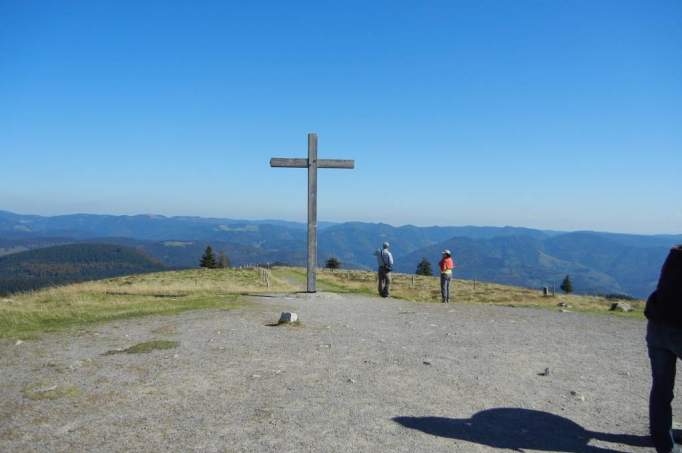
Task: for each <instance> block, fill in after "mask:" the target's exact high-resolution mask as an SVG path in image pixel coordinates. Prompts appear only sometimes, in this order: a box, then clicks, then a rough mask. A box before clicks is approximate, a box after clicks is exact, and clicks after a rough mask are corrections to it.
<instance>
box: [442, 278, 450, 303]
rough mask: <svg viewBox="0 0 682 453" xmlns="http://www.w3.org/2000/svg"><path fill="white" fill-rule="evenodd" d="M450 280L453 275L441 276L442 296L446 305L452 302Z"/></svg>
mask: <svg viewBox="0 0 682 453" xmlns="http://www.w3.org/2000/svg"><path fill="white" fill-rule="evenodd" d="M450 280H452V274H440V295H441V297H442V299H443V302H444V303H449V302H450Z"/></svg>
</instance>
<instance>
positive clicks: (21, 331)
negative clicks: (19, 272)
mask: <svg viewBox="0 0 682 453" xmlns="http://www.w3.org/2000/svg"><path fill="white" fill-rule="evenodd" d="M291 290H293V287H292V286H291V285H288V284H286V283H285V282H282V281H280V280H278V279H276V278H270V286H269V287H268V285H267V283H266V282H265V281H264V280H263V279H262V277H261V273H260V272H259V270H257V269H211V270H208V269H194V270H186V271H171V272H160V273H155V274H141V275H133V276H128V277H121V278H114V279H109V280H99V281H93V282H85V283H79V284H74V285H68V286H61V287H55V288H48V289H44V290H40V291H34V292H27V293H23V294H18V295H15V296H12V297H10V298H6V299H0V337H10V338H31V337H33V336H35V335H36V334H37V333H40V332H46V331H53V330H59V329H63V328H67V327H70V326H76V325H81V324H87V323H92V322H99V321H108V320H113V319H123V318H130V317H135V316H143V315H150V314H174V313H178V312H181V311H185V310H192V309H199V308H224V309H229V308H233V307H235V306H237V305H240V304H242V303H244V302H243V301H238V300H237V299H238V297H239V296H238V295H239V294H243V293H254V292H261V291H281V292H286V291H291Z"/></svg>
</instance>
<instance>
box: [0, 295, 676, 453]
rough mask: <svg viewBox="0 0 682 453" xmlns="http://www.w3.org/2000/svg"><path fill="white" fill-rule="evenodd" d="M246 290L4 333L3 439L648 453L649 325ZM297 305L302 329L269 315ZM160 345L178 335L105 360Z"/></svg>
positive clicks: (21, 443)
mask: <svg viewBox="0 0 682 453" xmlns="http://www.w3.org/2000/svg"><path fill="white" fill-rule="evenodd" d="M253 302H254V303H253V304H251V305H248V306H247V307H246V308H241V309H237V310H234V311H197V312H189V313H185V314H182V315H178V316H173V317H149V318H141V319H135V320H128V321H120V322H112V323H108V324H102V325H97V326H94V327H90V328H88V329H85V330H82V331H80V332H79V333H77V334H76V333H68V334H67V333H62V334H54V335H45V336H43V338H41V339H40V340H37V341H28V342H25V343H23V344H20V345H15V343H14V342H8V341H4V342H2V343H0V382H2V386H1V387H0V450H1V451H12V452H13V451H17V452H18V451H22V452H24V451H64V452H66V451H120V452H123V451H249V452H282V451H292V452H293V451H316V452H333V451H366V452H380V451H396V452H418V451H434V452H446V451H447V452H453V451H455V452H478V451H502V450H504V449H517V450H521V449H522V450H523V451H563V452H605V451H617V452H640V451H642V452H643V451H651V450H650V449H648V448H644V447H643V445H646V443H647V439H646V437H645V434H646V424H647V417H646V415H647V393H648V385H649V377H648V375H649V371H648V363H647V358H646V353H645V347H644V341H643V335H644V328H645V323H644V322H642V321H636V320H629V319H620V318H614V317H606V316H591V315H580V314H574V313H559V312H554V311H547V310H532V309H520V308H507V307H494V306H484V305H456V304H453V305H450V306H445V305H441V304H416V303H411V302H402V301H396V300H390V299H389V300H381V299H377V298H367V297H360V296H340V295H335V294H317V295H314V296H310V295H307V294H299V295H295V296H281V297H261V298H253ZM287 309H290V310H294V311H296V312H298V313H299V314H300V316H301V318H302V321H303V324H302V326H300V327H268V326H266V324H268V323H271V322H273V321H276V319H277V318H278V315H279V313H280V312H281V311H283V310H287ZM152 339H164V340H175V341H178V342H179V346H178V347H177V348H176V349H168V350H160V351H154V352H151V353H146V354H113V355H103V353H105V352H106V351H109V350H114V349H120V348H125V347H129V346H131V345H134V344H136V343H139V342H144V341H148V340H152ZM546 368H549V374H548V375H547V376H540V375H539V373H542V372H543V371H544V370H545V369H546ZM678 381H679V379H678ZM678 386H680V387H679V388H682V383H680V382H678ZM674 409H675V412H676V413H677V414H681V415H682V405H680V403H679V402H677V401H676V402H675V406H674Z"/></svg>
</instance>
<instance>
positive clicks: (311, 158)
mask: <svg viewBox="0 0 682 453" xmlns="http://www.w3.org/2000/svg"><path fill="white" fill-rule="evenodd" d="M270 166H271V167H288V168H307V169H308V260H307V261H308V263H307V264H308V278H307V291H308V292H309V293H314V292H315V291H316V288H315V281H316V279H315V276H316V275H317V169H318V168H347V169H353V168H355V161H354V160H342V159H319V160H318V159H317V134H308V158H307V159H290V158H278V157H273V158H272V159H270Z"/></svg>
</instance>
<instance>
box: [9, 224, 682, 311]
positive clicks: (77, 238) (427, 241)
mask: <svg viewBox="0 0 682 453" xmlns="http://www.w3.org/2000/svg"><path fill="white" fill-rule="evenodd" d="M305 237H306V235H305V225H304V224H302V223H296V222H286V221H277V220H263V221H247V220H234V219H215V218H213V219H211V218H199V217H164V216H153V215H151V216H150V215H140V216H108V215H90V214H76V215H68V216H55V217H42V216H25V215H21V214H14V213H9V212H6V211H0V255H3V254H9V253H16V252H19V251H22V250H27V249H36V248H41V247H46V246H50V245H56V244H65V243H110V244H118V245H121V246H126V247H133V248H135V249H138V250H139V251H141V252H144V253H145V254H147V255H148V256H151V257H154V258H156V259H158V260H159V261H160V262H162V263H163V264H164V265H166V266H168V267H171V268H186V267H195V266H196V265H197V263H198V260H199V257H200V256H201V253H202V252H203V250H204V249H205V247H206V246H207V245H211V246H212V247H213V249H214V250H216V251H217V252H220V251H223V252H225V253H226V254H227V255H228V256H229V258H230V260H231V262H232V264H233V265H248V264H257V263H288V264H291V265H299V266H300V265H304V264H305V257H306V252H305ZM383 241H389V242H390V243H391V249H392V251H393V253H394V256H395V258H396V269H397V270H399V271H401V272H407V273H412V272H414V271H415V269H416V266H417V263H418V262H419V260H420V259H421V258H422V257H426V258H427V259H429V260H430V261H431V262H432V263H433V264H435V263H436V262H437V260H438V259H439V257H440V251H441V250H442V249H443V248H449V249H451V250H453V252H454V253H455V260H456V261H457V263H458V266H459V268H458V270H457V274H456V275H458V276H460V277H464V278H476V279H478V280H482V281H490V282H497V283H505V284H513V285H519V286H525V287H533V288H535V287H539V286H552V285H556V284H557V282H558V281H560V280H561V279H563V277H564V276H565V275H567V274H568V275H571V277H572V279H573V281H574V288H575V290H576V292H579V293H600V294H604V293H622V294H628V295H632V296H635V297H640V298H642V297H646V296H647V295H648V294H649V292H650V291H652V290H653V288H654V286H655V284H656V280H657V278H658V272H659V269H660V266H661V264H662V262H663V259H664V258H665V255H666V253H667V251H668V249H669V248H670V247H671V246H672V245H674V244H677V243H682V235H651V236H646V235H630V234H617V233H604V232H592V231H579V232H559V231H546V230H535V229H530V228H520V227H477V226H440V227H439V226H433V227H417V226H412V225H406V226H401V227H394V226H391V225H387V224H382V223H363V222H347V223H339V224H331V223H322V224H321V225H320V227H319V261H320V262H324V260H326V259H327V258H328V257H330V256H336V257H337V258H339V259H340V260H341V262H342V263H343V266H344V267H346V268H355V269H373V268H374V267H375V258H374V255H373V252H374V250H375V249H376V248H377V247H379V246H380V244H381V243H382V242H383ZM0 276H2V274H1V273H0Z"/></svg>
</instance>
